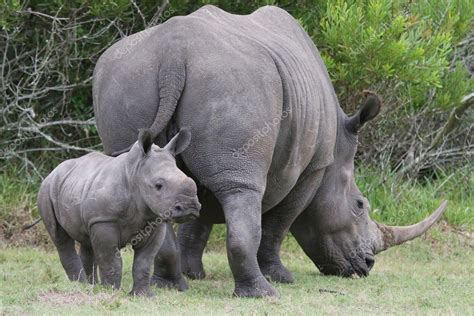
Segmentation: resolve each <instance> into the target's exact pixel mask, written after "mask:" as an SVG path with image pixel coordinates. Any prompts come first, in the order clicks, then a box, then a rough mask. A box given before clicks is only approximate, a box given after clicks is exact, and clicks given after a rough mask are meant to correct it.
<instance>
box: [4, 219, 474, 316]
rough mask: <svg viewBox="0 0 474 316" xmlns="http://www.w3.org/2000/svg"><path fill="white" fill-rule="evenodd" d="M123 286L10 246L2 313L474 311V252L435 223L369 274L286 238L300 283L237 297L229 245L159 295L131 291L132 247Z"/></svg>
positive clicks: (45, 253)
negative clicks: (185, 285) (83, 280)
mask: <svg viewBox="0 0 474 316" xmlns="http://www.w3.org/2000/svg"><path fill="white" fill-rule="evenodd" d="M471 241H472V240H471ZM124 257H125V261H124V263H125V264H124V279H123V284H122V290H120V291H116V292H114V291H112V290H110V289H107V288H103V287H101V286H95V287H93V286H90V285H81V284H78V283H75V282H69V281H68V280H67V278H66V275H65V273H64V271H63V269H62V267H61V266H60V263H59V260H58V258H57V254H56V252H54V251H52V250H45V249H41V248H31V247H23V248H16V247H6V248H3V249H2V250H1V254H0V275H2V277H1V278H0V289H1V290H0V297H1V305H0V308H1V310H0V312H2V313H5V314H85V315H87V314H92V313H101V314H108V313H120V314H122V313H123V314H128V313H133V314H145V313H159V314H173V315H175V314H185V315H186V314H187V315H191V314H193V315H195V314H198V315H200V314H257V315H264V314H290V313H291V314H315V313H317V314H367V313H370V314H375V313H377V314H378V313H384V314H385V313H389V314H438V315H445V314H459V315H467V314H472V313H474V297H473V295H472V293H473V292H472V291H473V289H474V265H473V264H472V263H473V262H474V251H473V245H472V244H471V245H469V244H468V243H467V242H466V241H465V240H464V241H463V239H462V238H461V236H459V235H457V234H455V233H453V232H450V231H449V230H448V231H443V229H442V226H439V227H437V228H436V229H435V230H434V231H433V232H432V233H430V234H429V235H428V236H427V237H424V238H422V239H418V240H416V241H413V242H411V243H409V244H406V245H404V246H400V247H397V248H393V249H390V250H388V251H386V252H385V253H382V254H380V255H378V256H377V263H376V265H375V267H374V269H373V270H372V273H371V275H370V276H369V277H368V278H363V279H343V278H338V277H326V276H322V275H320V274H319V273H318V272H317V270H316V268H315V267H314V266H313V264H312V263H311V262H310V260H309V259H308V258H307V257H306V256H305V255H304V254H303V253H302V251H300V250H299V249H298V247H297V246H296V244H295V241H294V240H293V239H292V238H288V239H287V240H286V241H285V244H284V247H283V261H284V262H285V264H286V265H287V267H288V268H289V269H290V270H291V271H293V272H294V275H295V277H296V282H295V283H294V284H290V285H280V284H276V287H277V289H278V290H279V292H280V293H281V297H280V298H278V299H276V298H266V299H241V298H240V299H238V298H233V297H232V296H231V292H232V289H233V281H232V277H231V274H230V271H229V267H228V264H227V259H226V256H225V251H224V250H223V249H222V248H221V249H217V248H216V249H214V250H212V251H209V252H207V253H205V256H204V264H205V266H206V269H207V272H208V278H207V279H205V280H202V281H190V289H189V290H188V291H186V292H176V291H173V290H164V289H156V290H155V292H156V294H157V297H156V298H153V299H146V298H132V297H129V296H127V294H126V293H127V291H129V290H130V288H131V260H132V255H131V252H130V251H125V253H124Z"/></svg>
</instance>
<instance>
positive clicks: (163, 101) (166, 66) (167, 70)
mask: <svg viewBox="0 0 474 316" xmlns="http://www.w3.org/2000/svg"><path fill="white" fill-rule="evenodd" d="M166 58H167V60H166V61H165V62H164V63H163V65H162V66H161V67H160V72H159V75H158V90H159V96H160V100H159V106H158V111H157V112H156V116H155V120H154V122H153V124H152V125H151V126H150V131H151V133H152V135H153V137H154V138H156V137H157V136H158V134H159V133H161V131H163V130H164V129H165V127H166V126H167V125H168V123H169V121H170V120H171V118H172V117H173V114H174V112H175V110H176V107H177V106H178V102H179V98H180V97H181V93H182V92H183V89H184V83H185V81H186V67H185V64H184V60H183V59H181V58H176V57H174V56H172V55H168V56H166Z"/></svg>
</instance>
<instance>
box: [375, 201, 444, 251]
mask: <svg viewBox="0 0 474 316" xmlns="http://www.w3.org/2000/svg"><path fill="white" fill-rule="evenodd" d="M447 205H448V201H443V202H442V203H441V205H440V206H439V207H438V209H437V210H436V211H435V212H434V213H433V214H431V215H430V216H428V217H427V218H425V219H424V220H422V221H421V222H419V223H417V224H414V225H410V226H386V225H382V224H379V223H376V224H377V226H378V228H379V230H380V232H381V237H382V240H381V241H382V242H381V243H380V245H379V246H378V247H376V248H377V249H376V252H377V253H378V252H381V251H383V250H385V249H387V248H390V247H392V246H396V245H400V244H402V243H404V242H406V241H409V240H412V239H414V238H416V237H419V236H421V235H423V234H424V233H425V232H426V231H427V230H428V229H429V228H430V227H431V226H432V225H433V224H434V223H436V222H437V221H438V219H440V217H441V215H443V213H444V211H445V209H446V206H447Z"/></svg>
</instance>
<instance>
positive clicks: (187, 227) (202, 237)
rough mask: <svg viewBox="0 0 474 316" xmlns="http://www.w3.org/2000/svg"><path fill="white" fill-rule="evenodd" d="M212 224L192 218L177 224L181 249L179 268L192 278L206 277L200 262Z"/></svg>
mask: <svg viewBox="0 0 474 316" xmlns="http://www.w3.org/2000/svg"><path fill="white" fill-rule="evenodd" d="M211 230H212V224H205V223H201V222H199V221H198V220H193V221H190V222H187V223H184V224H181V225H179V231H178V241H179V247H180V249H181V269H182V270H183V273H184V274H185V275H186V276H187V277H188V278H190V279H192V280H201V279H204V278H205V277H206V272H205V271H204V266H203V264H202V255H203V252H204V248H206V244H207V240H208V239H209V234H210V233H211Z"/></svg>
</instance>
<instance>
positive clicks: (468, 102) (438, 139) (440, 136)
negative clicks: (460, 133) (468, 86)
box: [426, 92, 474, 151]
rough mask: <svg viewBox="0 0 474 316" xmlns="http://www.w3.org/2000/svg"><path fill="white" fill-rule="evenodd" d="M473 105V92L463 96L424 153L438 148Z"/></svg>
mask: <svg viewBox="0 0 474 316" xmlns="http://www.w3.org/2000/svg"><path fill="white" fill-rule="evenodd" d="M473 104H474V92H473V93H471V94H469V95H467V96H465V97H464V98H463V99H462V101H461V103H460V104H459V105H458V106H457V107H455V108H454V110H453V111H452V112H451V114H450V115H449V118H448V120H447V121H446V123H445V124H444V126H443V128H442V129H441V130H440V131H439V132H438V133H437V134H436V136H435V137H434V138H433V140H432V141H431V144H430V146H429V147H428V149H427V150H426V151H431V150H433V149H436V148H438V147H439V146H440V145H441V144H442V143H443V140H444V138H445V137H446V135H448V134H449V133H450V132H451V131H452V130H454V128H455V127H456V125H457V123H458V122H459V121H460V120H461V117H462V116H463V115H464V113H465V112H466V110H467V109H468V108H469V107H470V106H472V105H473Z"/></svg>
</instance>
